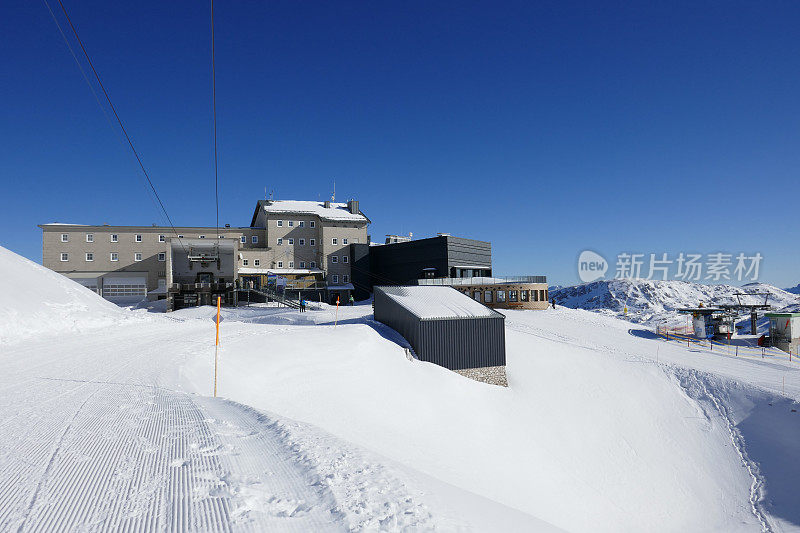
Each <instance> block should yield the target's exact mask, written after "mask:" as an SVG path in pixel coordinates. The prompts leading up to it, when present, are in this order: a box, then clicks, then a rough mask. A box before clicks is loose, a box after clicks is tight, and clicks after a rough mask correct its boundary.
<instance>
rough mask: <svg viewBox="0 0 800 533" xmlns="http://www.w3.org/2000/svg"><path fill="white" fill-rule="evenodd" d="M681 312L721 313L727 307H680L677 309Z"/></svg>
mask: <svg viewBox="0 0 800 533" xmlns="http://www.w3.org/2000/svg"><path fill="white" fill-rule="evenodd" d="M676 311H678V312H679V313H703V314H707V315H710V314H711V313H721V312H723V311H725V309H722V308H719V307H682V308H680V309H676Z"/></svg>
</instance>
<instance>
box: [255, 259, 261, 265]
mask: <svg viewBox="0 0 800 533" xmlns="http://www.w3.org/2000/svg"><path fill="white" fill-rule="evenodd" d="M253 266H261V259H253Z"/></svg>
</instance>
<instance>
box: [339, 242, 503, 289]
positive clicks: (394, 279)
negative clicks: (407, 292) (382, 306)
mask: <svg viewBox="0 0 800 533" xmlns="http://www.w3.org/2000/svg"><path fill="white" fill-rule="evenodd" d="M350 263H351V265H353V266H352V280H353V285H355V286H356V287H357V288H362V289H363V290H365V291H371V290H372V287H373V286H375V285H408V284H416V282H417V280H418V279H422V278H469V277H473V276H475V277H479V276H491V275H492V245H491V243H488V242H485V241H477V240H475V239H464V238H462V237H453V236H451V235H440V236H438V237H431V238H428V239H417V240H411V241H407V242H396V243H391V244H384V245H379V246H369V245H366V244H351V245H350Z"/></svg>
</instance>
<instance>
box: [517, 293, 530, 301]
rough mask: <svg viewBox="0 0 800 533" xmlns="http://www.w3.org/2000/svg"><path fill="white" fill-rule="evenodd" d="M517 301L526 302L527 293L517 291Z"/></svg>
mask: <svg viewBox="0 0 800 533" xmlns="http://www.w3.org/2000/svg"><path fill="white" fill-rule="evenodd" d="M519 299H520V300H521V301H523V302H527V301H528V291H519Z"/></svg>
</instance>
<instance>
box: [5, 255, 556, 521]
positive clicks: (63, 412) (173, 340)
mask: <svg viewBox="0 0 800 533" xmlns="http://www.w3.org/2000/svg"><path fill="white" fill-rule="evenodd" d="M0 252H3V254H0V267H3V269H4V270H3V271H4V272H11V273H12V274H13V275H14V276H15V277H16V279H18V280H19V281H21V282H25V283H38V284H39V288H38V291H34V292H33V294H34V296H37V297H38V298H28V299H22V300H18V301H14V300H12V303H13V306H8V307H11V308H12V309H13V314H11V313H9V312H8V311H6V313H7V314H6V317H5V318H9V319H10V320H12V321H15V322H12V326H13V327H11V328H7V329H4V332H5V333H6V334H5V335H4V336H3V337H2V340H0V364H2V369H3V370H2V372H0V395H2V398H3V401H2V403H0V531H302V532H307V531H375V530H431V529H440V530H448V531H449V530H454V531H459V530H463V531H469V530H476V531H488V530H492V529H493V528H495V527H499V528H501V529H503V530H519V531H522V530H525V531H527V530H530V531H557V528H554V527H552V526H550V525H548V524H546V523H544V522H542V521H541V520H537V519H536V518H534V517H532V516H529V515H526V514H524V513H522V512H520V511H517V510H514V509H511V508H508V507H505V506H503V505H501V504H499V503H496V502H494V501H492V500H490V499H487V498H485V497H481V496H477V495H475V494H472V493H469V492H467V491H464V490H463V489H460V488H458V487H455V486H452V485H449V484H447V483H444V482H442V481H439V480H436V479H433V478H430V477H429V476H425V475H424V474H422V473H420V472H417V471H416V470H414V469H413V468H411V467H407V466H403V465H401V464H399V463H397V462H395V461H392V460H389V459H387V458H385V457H382V456H379V455H377V454H375V453H373V452H370V451H368V450H365V449H363V448H361V447H359V446H357V445H354V444H351V443H348V442H345V441H343V440H341V439H338V438H336V437H334V436H332V435H331V434H329V433H327V432H326V431H324V430H321V429H319V428H318V427H314V426H310V425H308V424H303V423H299V422H295V421H293V420H290V419H287V418H284V417H281V416H279V415H276V414H273V413H271V412H270V411H269V410H267V409H262V410H255V409H253V408H251V407H248V406H246V405H241V404H238V403H235V402H233V401H229V400H226V399H223V398H212V397H210V395H211V391H212V386H213V384H212V375H206V376H202V379H200V380H199V381H198V382H197V383H192V382H191V381H190V380H188V379H187V378H186V376H185V374H184V372H183V365H184V363H185V362H186V361H187V360H195V359H197V358H212V359H213V338H214V325H213V323H212V322H211V321H209V320H206V319H205V318H203V319H181V318H179V317H172V316H165V315H157V314H151V313H147V312H145V311H138V312H131V311H128V310H122V309H119V308H116V307H114V306H111V307H109V305H108V303H107V302H105V301H103V300H101V299H100V298H99V297H97V296H96V295H94V294H93V293H91V292H90V291H88V290H86V289H84V288H82V287H79V286H78V285H76V284H72V283H71V282H69V281H68V280H66V278H63V277H61V276H58V275H54V274H53V273H51V272H49V271H42V270H41V269H40V268H35V267H36V265H33V264H32V263H30V262H28V261H27V260H24V259H22V258H19V257H18V256H14V255H13V254H10V253H9V252H7V251H6V250H2V249H0ZM65 288H66V290H64V289H65ZM53 302H55V303H56V304H58V305H59V306H62V307H54V306H53V305H49V304H50V303H53ZM53 309H67V310H69V312H66V313H58V312H53ZM9 315H11V316H10V317H9ZM95 319H96V320H95ZM255 332H256V331H254V333H255ZM210 360H211V359H210ZM187 388H188V389H190V390H196V391H198V393H197V394H195V393H193V392H189V391H187V390H186V389H187Z"/></svg>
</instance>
